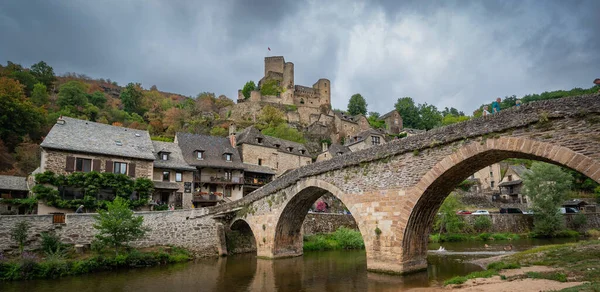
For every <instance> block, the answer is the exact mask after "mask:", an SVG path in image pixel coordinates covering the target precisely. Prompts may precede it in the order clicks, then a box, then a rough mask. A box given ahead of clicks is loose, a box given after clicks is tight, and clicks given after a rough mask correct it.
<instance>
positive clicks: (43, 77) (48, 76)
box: [31, 61, 56, 88]
mask: <svg viewBox="0 0 600 292" xmlns="http://www.w3.org/2000/svg"><path fill="white" fill-rule="evenodd" d="M31 74H33V76H35V78H36V79H37V80H38V81H39V82H41V83H43V84H44V85H45V86H46V88H52V84H53V83H54V81H56V76H54V69H52V67H50V66H49V65H48V64H46V62H44V61H39V62H38V63H36V64H33V65H31Z"/></svg>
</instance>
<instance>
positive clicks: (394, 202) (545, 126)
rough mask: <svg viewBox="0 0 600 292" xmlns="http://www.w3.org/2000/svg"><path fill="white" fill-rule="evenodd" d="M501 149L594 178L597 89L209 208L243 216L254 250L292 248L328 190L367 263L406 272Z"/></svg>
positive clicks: (413, 140) (403, 143) (598, 142)
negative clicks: (346, 214) (355, 231)
mask: <svg viewBox="0 0 600 292" xmlns="http://www.w3.org/2000/svg"><path fill="white" fill-rule="evenodd" d="M508 158H521V159H531V160H538V161H543V162H548V163H552V164H556V165H560V166H563V167H566V168H570V169H573V170H576V171H578V172H580V173H582V174H584V175H586V176H587V177H589V178H591V179H593V180H595V181H596V182H600V95H599V94H594V95H587V96H580V97H572V98H563V99H557V100H551V101H542V102H533V103H529V104H525V105H523V106H521V108H512V109H508V110H504V111H501V112H500V113H498V114H494V115H490V116H487V117H481V118H477V119H473V120H470V121H468V122H463V123H458V124H454V125H450V126H447V127H443V128H439V129H434V130H432V131H429V132H427V133H425V134H421V135H415V136H412V137H408V138H404V139H401V140H396V141H392V142H390V143H387V144H384V145H380V146H374V147H371V148H369V149H365V150H362V151H358V152H354V153H351V154H347V155H341V156H337V157H335V158H333V159H331V160H328V161H323V162H319V163H314V164H311V165H308V166H304V167H301V168H298V169H296V170H293V171H291V172H289V173H287V174H285V175H282V176H281V177H279V178H278V179H276V180H275V181H273V182H271V183H269V184H267V185H265V186H263V187H262V188H260V189H258V190H256V191H254V192H253V193H251V194H249V195H248V196H246V197H244V198H243V199H241V200H238V201H235V202H231V203H227V204H223V205H219V206H215V207H211V208H209V211H208V212H209V213H208V215H207V216H216V215H219V214H224V213H227V214H233V215H232V217H234V218H233V221H232V223H233V224H238V225H237V226H239V224H241V223H235V221H240V222H241V221H243V222H245V223H247V225H248V226H249V228H246V229H245V230H251V231H252V234H253V236H254V239H255V242H256V246H257V255H258V256H259V257H261V258H270V259H275V258H282V257H293V256H299V255H302V248H303V235H302V223H303V221H304V219H305V216H306V214H307V212H308V210H309V208H310V206H311V205H312V204H313V203H314V202H315V200H317V199H318V198H319V197H320V196H322V195H324V194H326V193H331V194H333V195H334V196H335V197H337V198H338V199H340V200H341V201H342V202H343V203H344V204H345V205H346V207H347V208H348V209H349V210H350V212H351V213H352V215H353V216H354V219H355V221H356V223H357V225H358V228H359V230H360V233H361V234H362V237H363V240H364V242H365V248H366V256H367V269H368V270H370V271H379V272H388V273H405V272H411V271H416V270H420V269H424V268H426V266H427V261H426V258H427V241H428V237H429V232H430V229H431V226H432V224H433V221H434V219H435V216H436V214H437V212H438V209H439V207H440V206H441V204H442V202H443V201H444V199H445V198H446V197H447V196H448V194H450V192H451V191H452V190H453V189H454V188H455V187H456V186H457V185H458V184H459V183H461V182H462V181H463V180H465V179H467V178H468V177H469V176H470V175H471V174H472V173H474V172H476V171H478V170H480V169H482V168H484V167H486V166H488V165H491V164H494V163H497V162H500V161H503V160H505V159H508ZM498 179H500V178H498ZM498 182H499V180H498ZM230 216H231V215H230ZM232 226H233V225H232Z"/></svg>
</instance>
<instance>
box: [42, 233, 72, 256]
mask: <svg viewBox="0 0 600 292" xmlns="http://www.w3.org/2000/svg"><path fill="white" fill-rule="evenodd" d="M41 235H42V251H43V252H44V253H45V254H46V255H50V254H55V253H60V252H62V251H64V250H66V248H67V245H65V244H63V243H62V242H60V238H59V237H58V235H56V234H54V233H48V232H42V234H41Z"/></svg>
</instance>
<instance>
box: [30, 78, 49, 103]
mask: <svg viewBox="0 0 600 292" xmlns="http://www.w3.org/2000/svg"><path fill="white" fill-rule="evenodd" d="M48 101H49V100H48V91H47V90H46V85H44V84H43V83H36V84H35V85H34V86H33V92H32V93H31V102H33V104H35V105H36V106H43V105H45V104H47V103H48Z"/></svg>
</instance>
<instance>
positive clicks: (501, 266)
mask: <svg viewBox="0 0 600 292" xmlns="http://www.w3.org/2000/svg"><path fill="white" fill-rule="evenodd" d="M519 268H521V265H519V264H516V263H505V262H495V263H491V264H489V265H488V266H487V269H488V270H497V271H499V270H508V269H519Z"/></svg>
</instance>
